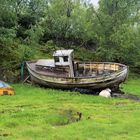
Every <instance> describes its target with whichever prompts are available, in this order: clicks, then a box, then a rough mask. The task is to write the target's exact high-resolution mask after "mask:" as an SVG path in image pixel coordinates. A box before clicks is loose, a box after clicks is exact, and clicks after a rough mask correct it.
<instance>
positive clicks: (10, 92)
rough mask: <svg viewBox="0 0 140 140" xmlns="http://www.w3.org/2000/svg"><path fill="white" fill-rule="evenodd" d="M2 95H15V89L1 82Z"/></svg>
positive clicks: (0, 91) (0, 93)
mask: <svg viewBox="0 0 140 140" xmlns="http://www.w3.org/2000/svg"><path fill="white" fill-rule="evenodd" d="M0 95H14V89H13V88H12V87H11V86H10V85H8V84H7V83H5V82H3V81H0Z"/></svg>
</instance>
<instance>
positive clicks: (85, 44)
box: [0, 0, 140, 81]
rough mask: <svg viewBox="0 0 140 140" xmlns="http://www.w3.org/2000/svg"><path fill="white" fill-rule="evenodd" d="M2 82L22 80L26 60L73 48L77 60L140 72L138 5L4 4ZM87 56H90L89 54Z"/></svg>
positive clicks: (0, 13) (111, 1)
mask: <svg viewBox="0 0 140 140" xmlns="http://www.w3.org/2000/svg"><path fill="white" fill-rule="evenodd" d="M0 9H1V10H0V58H1V61H0V73H1V75H0V78H1V79H2V78H3V79H4V80H5V81H14V80H18V79H17V78H18V77H19V73H20V66H21V64H22V62H23V61H26V60H32V59H37V58H47V57H50V55H51V53H52V52H53V51H54V50H56V49H61V48H73V49H75V52H76V55H75V58H76V59H80V60H92V61H115V62H121V63H125V64H127V65H129V66H130V67H131V68H133V69H134V70H135V71H136V72H138V71H139V68H140V26H139V21H140V4H139V0H129V1H128V0H123V1H121V0H100V1H99V8H97V7H94V6H93V5H92V4H90V3H89V2H88V0H1V1H0ZM85 52H86V53H85Z"/></svg>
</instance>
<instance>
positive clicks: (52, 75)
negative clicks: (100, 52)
mask: <svg viewBox="0 0 140 140" xmlns="http://www.w3.org/2000/svg"><path fill="white" fill-rule="evenodd" d="M53 57H54V59H40V60H38V61H28V62H26V64H27V68H28V71H29V74H30V76H31V81H32V82H33V83H36V84H40V85H43V86H48V87H52V88H62V89H71V88H88V89H104V88H107V87H108V88H113V87H118V86H119V84H120V83H122V82H123V81H125V79H126V77H127V73H128V68H127V66H126V65H123V64H119V63H113V62H79V61H74V60H73V50H57V51H56V52H54V54H53Z"/></svg>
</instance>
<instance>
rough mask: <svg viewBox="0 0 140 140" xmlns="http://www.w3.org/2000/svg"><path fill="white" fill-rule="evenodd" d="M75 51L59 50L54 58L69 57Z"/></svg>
mask: <svg viewBox="0 0 140 140" xmlns="http://www.w3.org/2000/svg"><path fill="white" fill-rule="evenodd" d="M72 52H73V50H72V49H71V50H70V49H69V50H57V51H55V52H54V53H53V56H69V55H70V54H71V53H72Z"/></svg>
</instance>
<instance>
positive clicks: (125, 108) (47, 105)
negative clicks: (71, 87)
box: [0, 79, 140, 140]
mask: <svg viewBox="0 0 140 140" xmlns="http://www.w3.org/2000/svg"><path fill="white" fill-rule="evenodd" d="M139 83H140V80H138V79H137V80H133V79H131V80H129V81H128V82H127V83H126V84H124V85H123V90H124V91H126V92H128V93H132V94H135V93H136V94H137V95H138V94H139V95H140V86H138V85H139ZM13 87H14V89H15V91H16V94H15V95H14V96H1V97H0V140H139V139H140V103H139V102H135V101H132V100H126V99H119V98H110V99H106V98H103V97H98V96H92V95H84V94H79V93H76V92H69V91H61V90H52V89H43V88H39V87H32V86H29V85H22V84H15V85H13ZM76 112H81V113H82V119H81V120H80V121H77V119H78V116H77V114H76Z"/></svg>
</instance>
